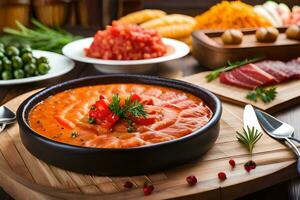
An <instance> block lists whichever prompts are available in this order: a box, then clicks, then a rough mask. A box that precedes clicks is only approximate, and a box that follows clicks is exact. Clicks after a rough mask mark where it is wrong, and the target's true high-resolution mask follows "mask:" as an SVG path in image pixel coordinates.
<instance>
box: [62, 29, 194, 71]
mask: <svg viewBox="0 0 300 200" xmlns="http://www.w3.org/2000/svg"><path fill="white" fill-rule="evenodd" d="M62 51H63V53H64V55H66V56H68V57H69V58H71V59H73V60H76V61H80V62H84V63H90V64H93V65H94V66H95V68H96V69H97V70H99V71H101V72H104V73H142V72H145V71H149V70H152V69H153V68H154V67H155V66H157V64H158V63H162V62H166V61H170V60H174V59H177V58H181V57H183V56H185V55H187V54H188V53H189V47H188V46H187V45H186V44H185V43H183V42H180V41H178V40H174V39H168V38H161V37H160V36H159V34H158V33H157V32H156V31H154V30H151V29H143V28H141V27H139V26H138V25H122V24H117V23H113V25H112V26H108V27H107V28H106V29H105V30H103V31H98V32H97V33H96V34H95V36H94V37H90V38H84V39H81V40H77V41H74V42H71V43H69V44H67V45H66V46H64V48H63V50H62Z"/></svg>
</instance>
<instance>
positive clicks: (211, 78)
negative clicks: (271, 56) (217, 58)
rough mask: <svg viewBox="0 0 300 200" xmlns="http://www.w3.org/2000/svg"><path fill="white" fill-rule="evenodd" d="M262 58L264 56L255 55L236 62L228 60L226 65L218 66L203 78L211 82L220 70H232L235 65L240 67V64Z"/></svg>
mask: <svg viewBox="0 0 300 200" xmlns="http://www.w3.org/2000/svg"><path fill="white" fill-rule="evenodd" d="M262 59H264V57H255V58H252V59H248V58H246V59H245V60H242V61H236V62H230V61H228V63H227V65H226V66H224V67H220V68H218V69H216V70H214V71H212V72H211V73H209V74H207V75H206V76H205V78H206V80H207V82H211V81H213V80H215V79H216V78H218V77H219V75H220V74H221V73H222V72H227V71H230V70H233V69H235V68H237V67H240V66H243V65H246V64H249V63H253V62H256V61H259V60H262Z"/></svg>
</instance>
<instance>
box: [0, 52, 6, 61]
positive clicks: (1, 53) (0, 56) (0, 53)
mask: <svg viewBox="0 0 300 200" xmlns="http://www.w3.org/2000/svg"><path fill="white" fill-rule="evenodd" d="M4 57H5V55H4V53H3V52H1V51H0V60H2V59H3V58H4Z"/></svg>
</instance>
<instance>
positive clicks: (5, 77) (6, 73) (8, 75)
mask: <svg viewBox="0 0 300 200" xmlns="http://www.w3.org/2000/svg"><path fill="white" fill-rule="evenodd" d="M1 77H2V79H3V80H9V79H12V78H13V74H12V72H11V71H7V70H5V71H4V72H2V74H1Z"/></svg>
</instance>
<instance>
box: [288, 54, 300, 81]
mask: <svg viewBox="0 0 300 200" xmlns="http://www.w3.org/2000/svg"><path fill="white" fill-rule="evenodd" d="M286 70H287V71H289V73H290V74H292V77H293V78H300V58H298V59H294V60H291V61H289V62H287V63H286Z"/></svg>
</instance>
